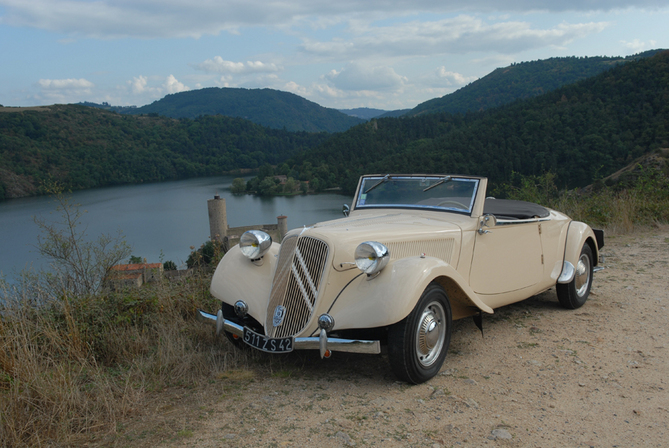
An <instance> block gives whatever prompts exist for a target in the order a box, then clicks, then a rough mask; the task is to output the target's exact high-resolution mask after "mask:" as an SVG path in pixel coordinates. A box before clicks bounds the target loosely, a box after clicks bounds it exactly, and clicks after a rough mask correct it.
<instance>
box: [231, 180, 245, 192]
mask: <svg viewBox="0 0 669 448" xmlns="http://www.w3.org/2000/svg"><path fill="white" fill-rule="evenodd" d="M230 190H231V191H232V193H233V194H242V193H244V192H246V182H244V179H242V178H241V177H237V178H235V179H234V180H233V181H232V185H231V186H230Z"/></svg>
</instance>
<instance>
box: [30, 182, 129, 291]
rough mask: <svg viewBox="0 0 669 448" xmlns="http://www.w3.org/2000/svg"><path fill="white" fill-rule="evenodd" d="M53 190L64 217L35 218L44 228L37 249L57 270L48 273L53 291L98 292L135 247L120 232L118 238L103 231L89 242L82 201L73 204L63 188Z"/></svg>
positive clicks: (58, 207)
mask: <svg viewBox="0 0 669 448" xmlns="http://www.w3.org/2000/svg"><path fill="white" fill-rule="evenodd" d="M49 189H50V190H51V191H52V193H53V197H54V199H55V201H56V204H57V206H56V210H57V211H58V212H60V214H61V220H60V221H57V222H47V221H46V220H45V219H42V218H38V217H35V218H34V219H35V223H36V224H37V226H38V227H39V229H40V231H41V235H39V236H38V237H37V250H38V251H39V253H40V255H42V256H44V257H46V258H48V259H49V260H50V261H51V268H52V270H53V272H52V273H49V274H47V276H48V280H49V282H48V285H49V288H50V292H51V293H52V294H53V295H55V296H56V297H62V296H63V295H67V294H71V295H74V296H85V295H90V294H95V293H97V292H98V291H99V290H100V288H102V286H103V284H104V281H105V280H106V279H107V278H108V277H109V274H110V273H111V270H112V267H113V266H115V265H117V264H119V263H120V262H121V260H124V259H127V258H128V257H129V256H130V251H131V248H130V246H129V245H128V243H127V242H126V241H125V238H124V237H123V235H122V234H121V233H120V232H119V234H118V235H117V236H115V237H112V236H111V235H105V234H102V235H100V236H99V237H98V238H97V240H93V241H89V240H88V239H87V236H86V228H85V227H84V228H83V229H82V228H81V218H82V216H83V214H84V212H82V211H81V209H80V208H79V206H78V204H73V203H72V200H71V198H69V197H66V196H65V195H64V194H63V191H62V189H61V188H60V187H58V186H51V187H49Z"/></svg>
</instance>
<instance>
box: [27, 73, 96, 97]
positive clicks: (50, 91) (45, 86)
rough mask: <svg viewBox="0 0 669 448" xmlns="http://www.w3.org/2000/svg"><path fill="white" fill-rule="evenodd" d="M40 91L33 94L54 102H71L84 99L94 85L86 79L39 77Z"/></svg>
mask: <svg viewBox="0 0 669 448" xmlns="http://www.w3.org/2000/svg"><path fill="white" fill-rule="evenodd" d="M37 85H38V86H39V88H40V93H39V94H37V95H36V96H35V98H36V99H41V100H44V101H48V102H55V103H73V102H79V101H84V100H86V99H87V98H88V97H89V96H90V95H91V93H92V89H93V87H95V85H94V84H93V83H92V82H90V81H88V80H87V79H83V78H81V79H40V80H39V81H37Z"/></svg>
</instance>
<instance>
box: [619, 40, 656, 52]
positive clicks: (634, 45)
mask: <svg viewBox="0 0 669 448" xmlns="http://www.w3.org/2000/svg"><path fill="white" fill-rule="evenodd" d="M620 42H621V43H622V44H623V45H624V46H625V48H628V49H629V50H631V51H632V53H641V52H642V51H646V50H650V49H652V48H655V45H657V42H656V41H654V40H650V41H648V43H646V42H642V41H640V40H639V39H633V40H632V41H631V42H627V41H624V40H621V41H620Z"/></svg>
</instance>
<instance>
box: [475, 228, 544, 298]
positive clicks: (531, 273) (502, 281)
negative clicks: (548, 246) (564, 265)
mask: <svg viewBox="0 0 669 448" xmlns="http://www.w3.org/2000/svg"><path fill="white" fill-rule="evenodd" d="M539 226H540V223H538V222H537V221H536V220H528V221H526V222H523V221H522V220H521V221H513V222H503V221H498V222H497V225H496V226H495V227H492V228H490V229H487V228H486V230H487V233H479V232H477V233H476V237H475V244H474V256H473V259H472V265H471V272H470V286H471V287H472V289H473V290H474V291H475V292H476V293H477V294H485V295H489V294H502V293H508V292H511V291H518V290H521V289H524V288H528V287H530V286H532V285H534V284H536V283H538V282H540V281H541V278H542V275H543V253H542V246H541V235H540V227H539Z"/></svg>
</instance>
